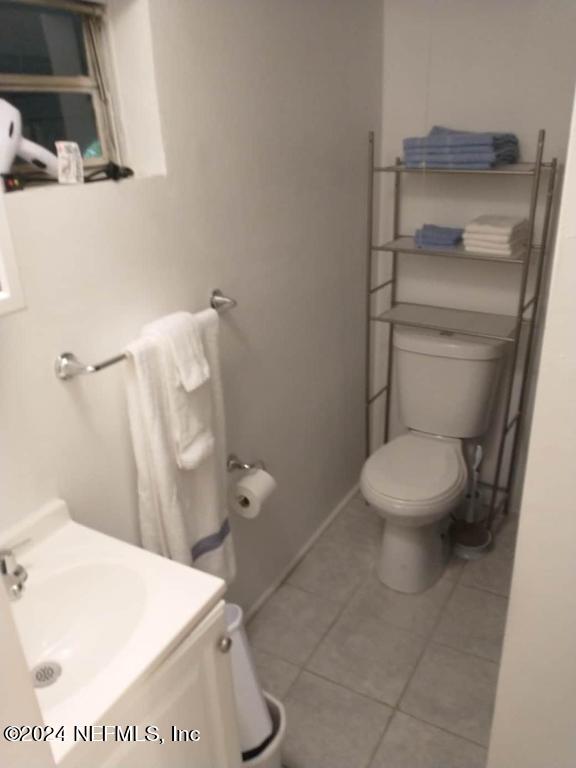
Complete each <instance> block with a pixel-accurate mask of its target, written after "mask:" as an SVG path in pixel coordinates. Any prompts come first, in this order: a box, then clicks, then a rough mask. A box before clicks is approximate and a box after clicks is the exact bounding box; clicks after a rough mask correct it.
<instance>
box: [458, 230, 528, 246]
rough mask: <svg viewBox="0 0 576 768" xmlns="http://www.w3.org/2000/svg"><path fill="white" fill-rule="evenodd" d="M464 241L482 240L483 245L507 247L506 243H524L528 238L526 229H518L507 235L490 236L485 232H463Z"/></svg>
mask: <svg viewBox="0 0 576 768" xmlns="http://www.w3.org/2000/svg"><path fill="white" fill-rule="evenodd" d="M463 237H464V239H466V238H469V239H470V238H474V239H475V240H482V242H484V243H492V244H493V245H507V244H508V243H515V242H525V241H526V240H527V238H528V227H519V228H518V229H517V230H514V231H513V232H511V233H510V234H507V235H491V234H490V233H486V232H482V233H479V232H474V231H472V232H470V231H469V230H467V229H465V230H464V235H463Z"/></svg>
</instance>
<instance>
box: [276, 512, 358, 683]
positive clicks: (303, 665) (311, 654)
mask: <svg viewBox="0 0 576 768" xmlns="http://www.w3.org/2000/svg"><path fill="white" fill-rule="evenodd" d="M347 509H348V507H347V506H346V507H344V508H343V509H342V511H341V512H340V514H339V515H337V516H336V517H335V518H334V520H333V521H332V523H331V524H330V525H329V526H328V528H327V529H326V531H324V533H323V534H322V536H321V537H320V538H319V539H318V541H320V540H321V539H322V537H323V536H324V535H325V534H326V532H327V531H328V530H329V529H330V528H331V527H332V525H334V523H335V522H336V520H338V519H339V518H340V516H341V515H343V514H344V513H345V512H346V510H347ZM371 575H372V569H370V572H369V573H368V574H366V576H365V577H364V578H363V579H360V583H359V584H358V585H357V587H356V588H355V589H354V590H353V591H352V594H351V595H350V597H349V598H348V600H346V601H345V602H343V603H342V605H341V606H340V607H339V610H338V612H337V613H336V615H335V617H334V619H333V621H332V622H331V623H330V624H329V626H328V627H327V628H326V630H325V632H323V633H322V634H321V636H320V638H319V639H318V642H317V643H316V644H315V646H314V649H313V650H312V651H311V653H310V654H309V655H308V657H307V658H306V659H305V661H304V662H303V663H302V664H301V665H300V669H299V671H298V674H297V675H296V677H295V678H294V680H293V681H292V683H291V684H290V686H289V687H288V690H287V691H286V693H285V694H284V698H286V697H287V696H288V695H289V693H290V691H291V690H292V689H293V688H294V686H295V685H296V683H297V682H298V680H299V679H300V678H301V677H302V673H303V672H305V671H309V670H307V665H308V663H309V662H310V660H311V659H312V656H313V655H314V654H315V653H316V651H317V650H318V648H319V647H320V645H321V644H322V642H323V641H324V638H325V637H326V636H327V635H328V633H329V632H330V630H331V629H332V627H333V626H334V625H335V624H336V622H337V621H338V620H339V618H340V616H341V615H342V613H343V612H344V611H345V609H346V608H347V607H348V606H349V605H350V603H351V602H352V600H353V599H354V598H355V597H356V594H357V593H358V592H359V591H360V590H361V589H362V587H363V586H364V584H366V583H367V582H368V579H369V578H370V576H371ZM289 576H290V574H288V576H287V577H286V579H285V580H284V581H283V582H282V584H281V585H280V586H283V585H285V584H287V583H288V578H289ZM290 586H291V587H292V588H294V589H300V587H294V585H292V584H291V585H290ZM302 591H303V592H306V590H302ZM307 594H311V595H314V596H315V597H322V596H321V595H318V594H317V593H314V592H308V593H307ZM322 599H326V598H324V597H322ZM331 602H333V603H334V604H336V601H334V600H332V601H331ZM332 682H333V681H332ZM341 687H343V688H346V686H341ZM346 690H350V689H348V688H346ZM368 698H369V697H368Z"/></svg>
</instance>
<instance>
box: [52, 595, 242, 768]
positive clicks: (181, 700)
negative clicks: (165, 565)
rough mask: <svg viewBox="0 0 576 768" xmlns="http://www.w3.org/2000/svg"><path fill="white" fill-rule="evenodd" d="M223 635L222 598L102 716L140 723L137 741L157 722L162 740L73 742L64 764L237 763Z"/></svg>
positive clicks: (167, 767) (213, 767) (228, 766)
mask: <svg viewBox="0 0 576 768" xmlns="http://www.w3.org/2000/svg"><path fill="white" fill-rule="evenodd" d="M226 640H227V638H226V630H225V624H224V603H223V602H220V603H218V604H217V606H216V607H215V608H214V609H213V610H212V611H211V613H209V614H208V616H207V617H206V618H205V619H204V620H203V621H201V623H200V624H199V625H198V626H197V627H196V628H195V629H193V631H192V632H191V634H190V635H189V636H188V637H187V638H186V639H185V640H184V641H183V642H182V643H180V645H178V646H177V647H176V648H175V649H174V650H173V651H172V652H171V653H170V654H169V655H168V657H167V658H165V659H164V660H163V661H161V662H160V664H159V666H158V667H157V668H156V669H154V670H153V671H152V672H151V673H149V674H148V675H145V676H144V677H143V678H142V679H141V680H140V681H139V682H137V683H136V684H135V686H134V687H133V688H132V689H131V690H130V691H128V692H127V693H126V695H125V696H123V697H122V698H121V699H120V700H119V701H118V702H117V703H116V704H115V705H114V706H113V707H112V708H111V709H110V710H109V712H108V713H107V714H106V716H105V717H104V718H103V719H102V721H101V722H100V725H107V726H121V727H122V728H125V727H126V726H129V725H133V726H137V733H138V737H139V738H142V739H143V738H145V734H146V727H147V726H148V727H149V726H156V727H157V730H158V732H159V734H160V736H161V737H162V738H163V739H164V743H163V744H160V743H157V742H152V741H149V742H144V741H140V742H134V741H128V742H119V741H109V742H105V743H78V744H76V746H75V747H74V748H73V749H72V751H71V752H70V753H69V755H68V756H67V758H66V759H65V760H64V761H63V763H62V766H63V768H86V766H87V765H90V766H93V768H96V766H99V768H240V766H241V764H242V760H241V755H240V743H239V740H238V733H237V725H236V714H235V708H234V698H233V689H232V675H231V668H230V655H229V653H228V652H227V650H228V649H227V642H226ZM173 728H176V729H180V731H181V732H186V733H188V732H191V731H199V738H198V740H196V741H193V740H192V738H190V740H181V741H179V740H174V732H173ZM180 738H184V737H183V736H182V735H180Z"/></svg>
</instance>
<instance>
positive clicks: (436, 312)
mask: <svg viewBox="0 0 576 768" xmlns="http://www.w3.org/2000/svg"><path fill="white" fill-rule="evenodd" d="M372 320H374V321H375V322H379V323H396V324H397V325H407V326H412V327H414V328H428V329H430V330H433V331H447V332H449V333H461V334H462V335H464V336H477V337H479V338H483V339H494V340H496V341H506V342H512V341H514V331H515V330H516V317H515V316H510V315H493V314H489V313H488V312H470V311H469V310H464V309H448V308H446V307H432V306H427V305H425V304H408V303H401V304H396V306H394V307H393V308H392V309H389V310H387V311H386V312H382V314H380V315H374V316H373V317H372Z"/></svg>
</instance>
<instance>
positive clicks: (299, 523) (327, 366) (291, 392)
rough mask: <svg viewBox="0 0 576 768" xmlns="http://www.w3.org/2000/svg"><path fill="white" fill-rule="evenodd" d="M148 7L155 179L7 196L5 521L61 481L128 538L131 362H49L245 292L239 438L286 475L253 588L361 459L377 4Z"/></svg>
mask: <svg viewBox="0 0 576 768" xmlns="http://www.w3.org/2000/svg"><path fill="white" fill-rule="evenodd" d="M124 1H125V2H126V0H124ZM132 1H133V2H136V1H138V0H132ZM151 21H152V30H153V45H154V52H155V64H156V76H157V85H158V97H159V100H160V106H161V119H162V132H163V136H164V139H165V149H166V160H167V167H168V175H167V177H166V178H149V179H139V180H132V181H128V182H124V183H122V184H120V185H118V186H116V185H114V184H113V183H105V184H94V185H91V186H87V187H86V188H81V189H54V188H50V189H43V190H34V191H26V192H24V193H22V194H14V195H12V196H11V197H10V198H9V199H7V207H8V214H9V219H10V223H11V227H12V234H13V238H14V244H15V248H16V253H17V257H18V261H19V266H20V272H21V275H22V280H23V284H24V289H25V293H26V298H27V303H28V309H27V310H26V311H24V312H20V313H18V314H14V315H11V316H8V317H6V318H2V319H1V320H0V357H1V359H2V361H3V364H2V373H1V375H0V425H1V429H0V488H1V489H2V490H1V508H0V526H2V527H4V526H5V525H8V524H9V523H12V522H14V521H15V520H16V519H18V518H19V517H20V516H22V515H24V514H26V513H27V512H30V511H31V510H32V509H34V508H35V507H37V506H38V505H39V504H41V503H42V502H44V501H45V500H46V499H47V498H49V497H51V496H54V495H55V494H57V495H62V496H63V497H64V498H66V499H67V500H68V502H69V503H70V505H71V508H72V510H73V514H74V516H75V517H76V519H78V520H79V521H81V522H84V523H87V524H89V525H92V526H94V527H96V528H98V529H100V530H103V531H105V532H108V533H111V534H113V535H116V536H118V537H120V538H123V539H127V540H131V541H136V540H137V525H136V501H135V493H134V484H135V478H134V467H133V460H132V454H131V447H130V445H129V439H128V430H127V421H126V411H125V403H124V392H123V380H122V375H123V374H122V366H118V367H116V368H114V369H111V370H108V371H106V372H102V373H100V374H98V375H97V376H94V377H91V378H86V379H84V380H76V381H74V382H70V383H62V382H59V381H57V380H56V378H55V377H54V376H53V373H52V362H53V359H54V357H55V356H56V354H58V353H59V352H61V351H65V350H73V351H75V352H76V353H77V354H78V355H79V356H80V357H81V358H83V359H86V360H88V361H95V360H98V359H99V358H103V357H106V356H108V355H111V354H115V353H116V352H118V351H119V350H121V349H122V347H123V346H124V345H125V344H126V343H127V342H128V341H129V340H130V339H131V338H133V337H134V336H135V335H136V334H137V333H138V331H139V328H140V327H141V325H142V324H143V323H145V322H147V321H149V320H151V319H152V318H154V317H156V316H158V315H161V314H163V313H166V312H170V311H174V310H177V309H182V308H184V309H190V310H195V309H200V308H203V307H205V306H206V305H207V300H208V296H209V294H210V291H211V290H212V289H213V288H222V289H224V290H225V291H227V292H229V293H230V294H231V295H233V296H234V297H235V298H236V299H238V301H239V307H238V309H237V310H236V311H234V313H233V314H231V315H229V316H227V317H226V319H225V321H224V329H223V334H222V356H223V372H224V378H225V385H226V399H227V406H228V426H229V447H230V448H231V449H234V450H235V451H236V452H238V453H239V454H240V455H241V456H243V457H246V458H247V459H251V458H253V457H261V458H264V459H265V460H266V461H267V462H268V464H269V466H270V468H271V470H272V472H273V473H274V474H275V475H276V477H277V479H278V482H279V490H278V493H277V495H276V496H275V498H274V499H273V501H272V502H271V503H270V505H269V508H268V509H267V513H266V515H263V516H262V517H261V518H260V519H259V520H257V521H254V522H246V521H236V525H235V540H236V546H237V550H238V555H239V578H238V583H237V585H236V587H235V590H234V594H235V596H236V597H239V598H240V599H241V600H242V601H243V602H244V603H250V602H252V601H253V600H254V599H255V598H256V597H257V596H258V595H259V594H260V593H261V592H262V591H263V590H264V589H265V588H266V587H267V586H268V585H269V584H270V583H271V581H272V580H273V579H274V578H275V577H277V576H278V574H279V573H280V572H281V570H282V569H283V568H284V567H285V566H286V564H287V563H288V561H289V560H290V559H291V558H292V557H293V556H294V554H295V552H296V551H297V550H298V549H299V548H300V547H301V546H302V545H303V543H304V542H305V541H306V540H307V538H308V537H309V536H310V535H311V533H312V532H313V531H314V530H315V529H316V528H317V527H318V526H319V525H320V523H321V522H322V521H323V519H324V518H325V517H326V515H327V514H328V512H329V511H330V510H331V509H332V508H333V507H334V505H335V504H336V503H337V502H338V500H339V499H340V498H341V497H342V496H343V495H344V494H345V493H346V492H347V491H348V490H349V489H350V488H351V487H352V485H353V484H354V483H355V482H356V480H357V477H358V472H359V469H360V466H361V462H362V427H363V418H362V415H363V405H362V376H363V364H362V350H363V312H364V310H363V266H364V253H365V212H366V194H365V193H366V176H365V168H366V136H367V132H368V130H369V129H370V128H372V127H377V126H378V121H379V100H380V73H381V62H380V53H381V40H380V37H381V2H380V0H363V1H362V2H355V3H350V2H349V0H290V2H282V1H281V0H245V1H244V2H242V3H238V2H236V0H209V1H208V0H171V2H170V3H169V9H168V8H167V4H166V3H164V2H161V0H152V2H151ZM142 97H143V98H145V94H143V96H142Z"/></svg>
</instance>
